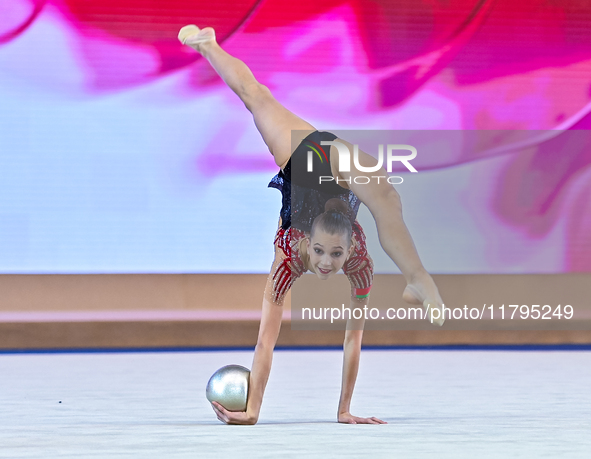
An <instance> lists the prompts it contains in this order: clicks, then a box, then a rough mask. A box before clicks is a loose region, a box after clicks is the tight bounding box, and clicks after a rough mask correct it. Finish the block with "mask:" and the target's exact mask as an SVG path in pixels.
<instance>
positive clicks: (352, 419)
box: [337, 289, 387, 424]
mask: <svg viewBox="0 0 591 459" xmlns="http://www.w3.org/2000/svg"><path fill="white" fill-rule="evenodd" d="M368 301H369V297H366V298H363V299H358V298H357V297H356V296H355V294H354V289H352V294H351V303H350V306H349V307H350V308H351V312H353V310H354V308H361V309H363V307H364V306H365V305H367V304H368ZM363 325H364V319H363V318H362V319H360V320H355V319H353V318H351V320H348V321H347V330H346V332H345V342H344V344H343V351H344V355H343V379H342V385H341V396H340V399H339V409H338V415H337V420H338V422H342V423H345V424H387V423H386V422H385V421H382V420H381V419H378V418H375V417H371V418H360V417H358V416H353V415H352V414H351V408H350V407H351V397H352V396H353V389H354V388H355V381H356V380H357V371H358V370H359V357H360V354H361V340H362V338H363Z"/></svg>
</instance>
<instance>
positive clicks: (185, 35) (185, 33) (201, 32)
mask: <svg viewBox="0 0 591 459" xmlns="http://www.w3.org/2000/svg"><path fill="white" fill-rule="evenodd" d="M178 38H179V41H180V42H181V43H182V44H183V45H187V46H190V47H191V48H193V49H194V50H195V51H197V52H198V53H201V52H202V46H203V45H205V44H209V43H215V30H213V29H212V28H211V27H205V28H204V29H200V28H199V27H197V26H196V25H194V24H191V25H187V26H185V27H183V28H182V29H181V30H180V31H179V37H178Z"/></svg>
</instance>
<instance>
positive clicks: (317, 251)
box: [314, 249, 323, 255]
mask: <svg viewBox="0 0 591 459" xmlns="http://www.w3.org/2000/svg"><path fill="white" fill-rule="evenodd" d="M314 252H316V254H317V255H322V253H323V252H322V250H320V249H314Z"/></svg>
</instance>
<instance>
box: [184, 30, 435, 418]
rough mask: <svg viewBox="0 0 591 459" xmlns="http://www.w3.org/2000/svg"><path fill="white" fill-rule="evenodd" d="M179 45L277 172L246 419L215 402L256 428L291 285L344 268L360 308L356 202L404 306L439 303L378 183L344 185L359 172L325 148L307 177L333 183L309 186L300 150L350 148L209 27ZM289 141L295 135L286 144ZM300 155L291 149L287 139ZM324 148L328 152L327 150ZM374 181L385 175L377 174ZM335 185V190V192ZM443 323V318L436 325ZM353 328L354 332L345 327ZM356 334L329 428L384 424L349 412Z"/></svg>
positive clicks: (362, 275)
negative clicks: (216, 84)
mask: <svg viewBox="0 0 591 459" xmlns="http://www.w3.org/2000/svg"><path fill="white" fill-rule="evenodd" d="M179 40H180V41H181V43H183V44H185V45H188V46H190V47H192V48H193V49H195V50H196V51H197V52H199V53H201V55H202V56H203V57H204V58H206V59H207V60H208V61H209V63H210V64H211V65H212V67H213V68H214V69H215V70H216V72H217V73H218V74H219V75H220V77H221V78H222V79H223V80H224V82H225V83H226V84H227V85H228V86H229V87H230V89H232V90H233V91H234V92H235V93H236V94H237V95H238V97H240V99H241V100H242V102H243V103H244V105H245V106H246V108H247V109H248V110H249V111H250V112H251V113H252V115H253V118H254V122H255V125H256V127H257V129H258V131H259V132H260V134H261V135H262V137H263V140H264V142H265V144H266V145H267V147H268V148H269V151H270V152H271V154H272V155H273V157H274V159H275V163H276V164H277V166H279V168H280V169H281V170H280V172H279V174H278V175H277V176H275V177H274V178H273V180H272V182H271V183H270V184H269V186H272V187H275V188H278V189H280V190H281V191H282V195H283V205H282V209H281V219H280V225H279V228H278V230H277V234H276V236H275V260H274V261H273V265H272V268H271V274H270V275H269V277H268V279H267V285H266V288H265V293H264V297H263V307H262V309H263V310H262V318H261V324H260V329H259V336H258V341H257V345H256V348H255V353H254V359H253V363H252V369H251V373H250V383H249V391H248V403H247V408H246V411H242V412H233V411H228V410H226V409H225V408H224V407H223V406H222V405H220V404H219V403H216V402H213V403H212V405H213V408H214V411H215V412H216V414H217V417H218V419H220V420H221V421H223V422H225V423H228V424H256V422H257V421H258V418H259V412H260V408H261V404H262V400H263V394H264V391H265V387H266V384H267V380H268V377H269V373H270V371H271V362H272V359H273V349H274V347H275V343H276V342H277V337H278V335H279V329H280V327H281V318H282V314H283V308H282V306H283V300H284V297H285V295H286V293H287V292H288V290H289V288H290V287H291V285H292V284H293V282H294V281H295V280H296V279H297V278H298V277H299V276H301V275H302V274H303V273H304V272H306V271H308V270H309V271H312V272H313V273H315V274H316V275H317V276H318V277H319V278H320V279H327V278H329V277H330V276H332V275H334V274H336V273H337V272H338V271H339V270H340V269H343V271H344V272H345V274H346V275H347V277H348V278H349V281H350V282H351V287H352V293H351V310H353V308H355V307H357V308H359V307H361V308H362V307H363V306H364V305H367V302H368V295H369V290H370V288H371V282H372V278H373V264H372V262H371V258H370V257H369V255H368V254H367V249H366V247H365V236H364V234H363V230H362V229H361V226H360V225H359V224H358V223H357V221H356V220H355V217H356V214H357V209H358V207H359V202H363V203H364V204H365V205H367V207H368V208H369V210H370V212H371V214H372V216H373V218H374V220H375V222H376V225H377V230H378V235H379V239H380V244H381V245H382V247H383V249H384V250H385V252H386V253H387V254H388V256H389V257H390V258H391V259H392V261H394V263H396V265H397V266H398V267H399V268H400V270H401V272H402V274H403V275H404V277H405V280H406V282H407V286H406V288H405V290H404V293H403V295H402V297H403V299H404V300H405V301H406V302H408V303H410V304H422V305H423V306H424V307H425V308H426V309H427V310H428V311H430V308H440V307H441V305H442V304H443V302H442V300H441V297H440V295H439V292H438V290H437V286H436V285H435V283H434V281H433V279H432V278H431V276H430V275H429V273H427V271H426V270H425V268H424V267H423V265H422V263H421V260H420V259H419V256H418V253H417V251H416V248H415V246H414V243H413V241H412V238H411V236H410V234H409V232H408V229H407V228H406V225H405V224H404V221H403V219H402V207H401V202H400V197H399V195H398V193H397V192H396V190H395V189H394V188H393V187H392V185H390V184H388V183H387V182H386V181H375V180H374V181H372V180H371V177H370V174H369V173H368V174H366V175H367V177H368V178H369V180H368V182H369V183H363V184H361V185H358V184H356V181H355V180H351V178H352V177H353V175H352V174H355V177H358V176H359V175H364V173H363V172H357V171H356V172H354V173H351V172H340V171H338V155H337V154H334V153H335V152H334V151H332V153H333V154H331V150H332V146H331V148H326V147H324V150H323V154H324V155H326V156H325V158H326V159H327V161H323V160H321V159H318V160H316V159H314V156H312V161H314V162H313V164H312V166H313V167H312V170H313V171H314V176H315V177H316V176H320V175H323V176H332V177H333V178H335V179H337V180H336V181H331V182H325V183H322V186H320V184H319V183H318V181H317V180H314V179H313V178H312V179H310V176H309V174H308V175H307V174H304V173H303V171H304V170H305V171H307V170H308V168H307V161H309V160H310V159H309V157H308V155H307V152H308V151H309V150H310V149H311V148H312V147H314V146H316V147H320V146H322V142H327V141H329V142H330V141H338V142H341V143H343V144H345V145H346V146H347V147H349V149H350V151H352V145H350V144H349V143H348V142H346V141H344V140H342V139H337V137H336V136H335V135H333V134H331V133H328V132H319V131H317V130H316V129H315V128H314V127H313V126H312V125H311V124H309V123H308V122H306V121H304V120H303V119H301V118H299V117H298V116H296V115H295V114H293V113H291V112H290V111H289V110H287V109H286V108H285V107H283V106H282V105H281V104H280V103H279V102H277V100H275V98H274V97H273V96H272V94H271V92H270V91H269V89H268V88H267V87H265V86H263V85H262V84H260V83H259V82H258V81H257V80H256V79H255V78H254V76H253V74H252V72H251V71H250V69H249V68H248V67H247V66H246V64H244V62H242V61H240V60H238V59H236V58H234V57H232V56H230V55H229V54H228V53H226V52H225V51H224V50H223V49H222V48H221V47H220V46H219V45H218V44H217V42H216V40H215V32H214V30H213V29H212V28H211V27H207V28H204V29H199V28H198V27H197V26H194V25H189V26H185V27H183V28H182V29H181V30H180V32H179ZM292 136H293V137H292ZM294 140H295V143H294V144H295V145H298V147H297V148H296V149H295V150H293V149H292V141H294ZM325 145H326V144H325ZM359 159H360V162H361V163H367V164H368V165H369V164H373V163H375V160H374V161H372V159H373V158H371V157H370V156H369V155H367V154H365V153H363V152H360V157H359ZM371 174H372V175H382V176H385V175H386V171H385V170H383V169H382V170H380V171H378V172H372V173H371ZM337 183H338V184H337ZM434 322H435V323H437V324H438V325H441V324H442V323H443V321H442V320H439V321H437V320H435V321H434ZM350 328H355V329H350ZM362 335H363V329H362V327H360V326H355V327H349V326H348V327H347V330H346V332H345V341H344V361H343V376H342V386H341V395H340V400H339V407H338V414H337V420H338V422H343V423H349V424H384V421H382V420H380V419H378V418H375V417H369V418H362V417H357V416H353V415H352V414H351V413H350V412H349V406H350V402H351V396H352V394H353V388H354V386H355V380H356V379H357V371H358V367H359V355H360V352H361V339H362Z"/></svg>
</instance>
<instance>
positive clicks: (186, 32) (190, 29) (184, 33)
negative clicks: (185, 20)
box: [178, 24, 200, 45]
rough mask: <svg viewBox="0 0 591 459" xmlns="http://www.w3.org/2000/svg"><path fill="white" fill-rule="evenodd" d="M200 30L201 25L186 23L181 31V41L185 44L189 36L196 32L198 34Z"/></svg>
mask: <svg viewBox="0 0 591 459" xmlns="http://www.w3.org/2000/svg"><path fill="white" fill-rule="evenodd" d="M199 31H200V29H199V27H197V26H196V25H195V24H189V25H186V26H185V27H183V28H182V29H181V30H180V31H179V36H178V38H179V41H180V42H181V43H182V44H183V45H184V44H185V41H186V40H187V38H188V37H190V36H191V35H194V34H198V33H199Z"/></svg>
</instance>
